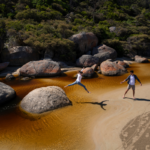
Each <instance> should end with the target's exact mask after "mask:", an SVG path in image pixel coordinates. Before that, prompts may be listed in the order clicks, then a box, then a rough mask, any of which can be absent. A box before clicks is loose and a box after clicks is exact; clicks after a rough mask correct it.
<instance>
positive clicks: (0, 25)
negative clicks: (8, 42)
mask: <svg viewBox="0 0 150 150" xmlns="http://www.w3.org/2000/svg"><path fill="white" fill-rule="evenodd" d="M5 27H6V24H5V22H4V20H0V37H1V38H4V37H5V36H6V29H5Z"/></svg>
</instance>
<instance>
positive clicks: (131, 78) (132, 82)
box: [129, 75, 135, 85]
mask: <svg viewBox="0 0 150 150" xmlns="http://www.w3.org/2000/svg"><path fill="white" fill-rule="evenodd" d="M129 84H130V85H135V77H134V76H132V75H131V76H130V82H129Z"/></svg>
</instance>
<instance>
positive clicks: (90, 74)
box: [82, 67, 95, 78]
mask: <svg viewBox="0 0 150 150" xmlns="http://www.w3.org/2000/svg"><path fill="white" fill-rule="evenodd" d="M82 72H83V77H86V78H92V77H93V76H94V73H95V72H94V70H93V69H92V68H91V67H87V68H85V69H84V70H83V71H82Z"/></svg>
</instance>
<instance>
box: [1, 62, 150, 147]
mask: <svg viewBox="0 0 150 150" xmlns="http://www.w3.org/2000/svg"><path fill="white" fill-rule="evenodd" d="M149 68H150V64H132V65H131V67H130V68H129V69H128V71H129V70H131V69H134V70H135V74H137V75H138V77H139V78H140V79H141V81H142V83H143V86H142V87H140V86H139V84H138V83H136V84H137V87H136V88H137V91H136V96H137V97H138V98H140V99H139V100H137V101H134V100H132V99H130V97H131V96H132V95H131V94H132V93H131V91H129V94H128V95H127V96H128V97H129V98H127V99H124V100H123V99H122V95H123V93H124V91H125V89H126V86H127V84H126V83H124V84H122V85H120V84H119V83H120V81H122V80H123V79H125V78H126V77H127V76H128V75H129V73H127V74H125V75H123V76H114V77H106V76H103V75H98V77H95V78H93V79H83V80H82V83H83V84H85V85H86V87H87V88H88V89H89V91H90V92H91V93H90V94H88V93H86V91H84V89H83V88H82V87H80V86H78V85H75V86H72V87H68V88H66V89H64V88H63V87H64V86H65V85H67V84H69V83H71V82H73V81H74V80H75V78H73V76H74V74H75V72H67V73H66V76H64V77H57V78H43V79H40V78H39V79H33V80H31V81H19V80H18V81H4V80H2V79H0V80H1V81H3V82H6V83H7V84H9V85H10V86H12V87H13V88H14V89H15V91H16V93H17V98H16V99H14V100H13V101H12V102H10V103H9V104H6V105H3V106H1V107H0V134H1V136H0V149H2V150H17V149H18V150H34V149H35V150H94V149H96V150H121V149H132V147H133V146H135V147H136V146H137V143H139V141H140V142H141V145H142V146H143V147H144V148H143V147H142V146H141V147H140V149H139V148H137V150H143V149H145V145H144V144H143V142H142V141H144V140H143V139H142V135H144V133H143V128H142V127H141V126H140V127H141V128H140V129H138V127H137V128H134V129H135V131H133V130H132V131H131V132H130V130H131V129H130V122H131V124H132V126H134V124H137V125H135V126H139V125H138V123H139V121H136V120H138V119H139V118H143V117H141V116H140V115H142V114H143V113H147V112H148V111H149V101H146V100H149V99H150V94H149V91H150V90H149V89H150V88H149V86H150V85H149V83H150V77H149V76H150V70H149ZM50 85H56V86H60V87H62V88H63V89H64V90H65V92H66V94H67V96H68V98H69V99H70V100H71V101H72V102H73V106H69V107H65V108H62V109H57V110H54V111H52V112H47V113H45V114H44V115H32V116H31V115H29V114H25V113H21V112H20V111H19V108H18V103H19V101H20V100H21V99H22V98H23V97H24V96H25V95H26V94H27V93H29V92H30V91H31V90H33V89H35V88H38V87H42V86H50ZM141 99H143V100H141ZM104 100H108V101H106V102H105V104H107V105H106V106H104V109H106V110H103V109H102V107H101V105H99V103H100V102H102V101H104ZM140 100H141V101H140ZM87 102H88V103H87ZM95 102H96V103H95ZM146 115H147V114H146ZM138 116H139V117H138ZM136 117H137V118H136ZM135 118H136V119H135ZM133 119H134V120H133ZM140 120H142V119H140ZM148 120H149V119H148ZM147 122H148V123H149V121H147ZM147 129H148V127H146V129H145V132H147ZM139 131H141V132H142V133H141V134H140V135H141V136H140V138H138V140H139V141H135V140H133V141H135V142H133V143H130V141H132V140H130V139H132V138H134V139H135V137H137V134H138V133H137V134H136V132H139ZM129 133H130V134H129ZM131 133H133V134H131ZM128 136H129V137H128ZM146 136H148V133H146ZM149 141H150V140H149ZM136 142H137V143H136ZM126 145H127V146H126ZM146 146H147V145H146ZM147 147H148V146H147ZM142 148H143V149H142Z"/></svg>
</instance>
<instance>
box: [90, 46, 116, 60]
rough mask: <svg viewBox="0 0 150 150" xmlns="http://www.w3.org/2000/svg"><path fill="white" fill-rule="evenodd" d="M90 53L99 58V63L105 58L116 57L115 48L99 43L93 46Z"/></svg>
mask: <svg viewBox="0 0 150 150" xmlns="http://www.w3.org/2000/svg"><path fill="white" fill-rule="evenodd" d="M92 54H93V55H94V56H95V57H98V58H99V63H102V62H103V61H105V60H107V59H116V58H117V52H116V50H115V49H113V48H111V47H109V46H106V45H100V46H98V47H95V48H93V52H92Z"/></svg>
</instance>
